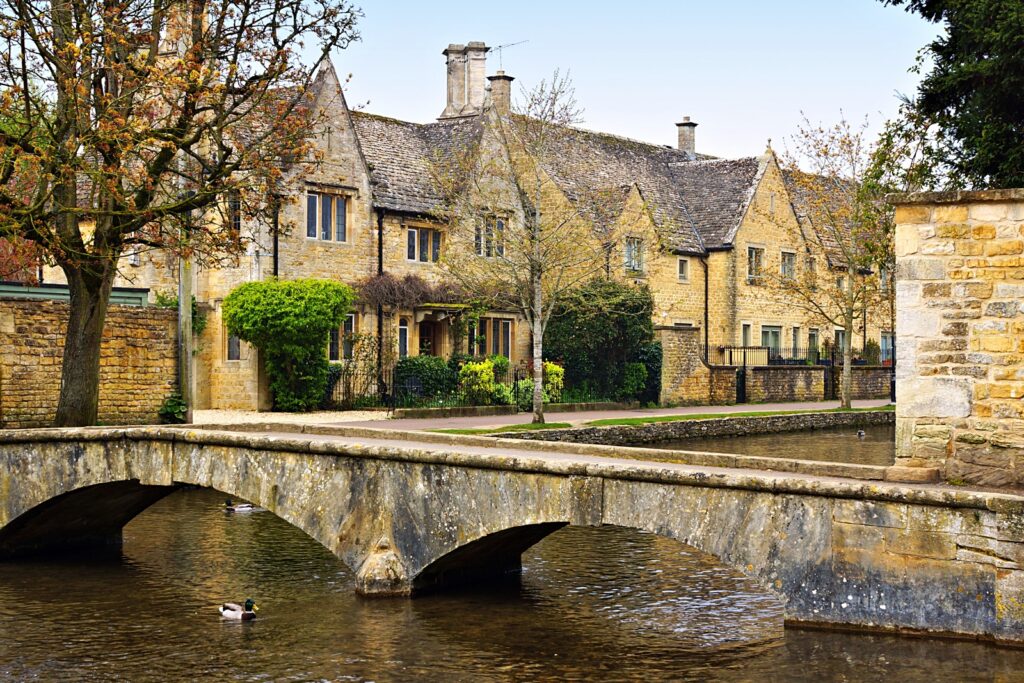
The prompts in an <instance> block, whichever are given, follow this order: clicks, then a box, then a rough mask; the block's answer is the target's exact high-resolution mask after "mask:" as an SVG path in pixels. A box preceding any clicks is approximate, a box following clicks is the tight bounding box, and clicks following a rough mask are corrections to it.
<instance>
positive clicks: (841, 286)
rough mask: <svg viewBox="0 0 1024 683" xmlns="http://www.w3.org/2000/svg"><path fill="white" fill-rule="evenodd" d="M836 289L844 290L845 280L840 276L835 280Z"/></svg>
mask: <svg viewBox="0 0 1024 683" xmlns="http://www.w3.org/2000/svg"><path fill="white" fill-rule="evenodd" d="M836 288H837V289H839V290H845V289H846V278H845V277H843V276H842V275H840V276H839V277H837V278H836Z"/></svg>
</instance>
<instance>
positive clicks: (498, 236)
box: [473, 216, 505, 258]
mask: <svg viewBox="0 0 1024 683" xmlns="http://www.w3.org/2000/svg"><path fill="white" fill-rule="evenodd" d="M473 246H474V248H475V250H476V255H477V256H483V257H484V258H495V257H502V256H504V255H505V219H504V218H499V217H497V216H492V217H490V218H488V219H486V220H485V221H484V223H483V224H482V225H481V224H480V223H477V225H476V234H475V235H474V237H473Z"/></svg>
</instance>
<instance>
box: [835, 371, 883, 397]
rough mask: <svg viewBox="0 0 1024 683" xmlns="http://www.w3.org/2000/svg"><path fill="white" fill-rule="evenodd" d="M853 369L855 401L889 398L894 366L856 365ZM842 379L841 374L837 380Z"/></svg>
mask: <svg viewBox="0 0 1024 683" xmlns="http://www.w3.org/2000/svg"><path fill="white" fill-rule="evenodd" d="M851 369H852V370H853V377H852V380H853V399H854V400H855V401H863V400H866V399H871V398H889V394H890V390H891V388H890V386H889V382H890V379H891V378H892V368H890V367H886V366H882V365H854V366H853V368H851ZM840 370H841V368H840ZM841 380H842V377H841V374H840V376H839V377H838V378H837V381H841Z"/></svg>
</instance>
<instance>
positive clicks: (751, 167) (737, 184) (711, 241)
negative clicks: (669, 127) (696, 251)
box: [672, 157, 764, 249]
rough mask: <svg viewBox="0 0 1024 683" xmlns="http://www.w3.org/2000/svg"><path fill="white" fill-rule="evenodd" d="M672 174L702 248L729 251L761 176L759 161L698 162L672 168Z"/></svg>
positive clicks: (726, 160)
mask: <svg viewBox="0 0 1024 683" xmlns="http://www.w3.org/2000/svg"><path fill="white" fill-rule="evenodd" d="M672 170H673V182H674V185H675V188H676V190H677V191H678V192H679V193H680V194H681V195H682V196H683V197H684V198H685V200H686V206H687V208H688V209H689V211H690V216H691V217H692V219H693V223H694V225H695V226H696V228H697V231H698V232H699V233H700V237H701V240H702V241H703V243H704V246H705V247H706V248H708V249H724V248H728V247H731V246H732V244H733V241H734V240H735V238H736V231H737V230H738V229H739V226H740V222H741V221H742V220H743V215H744V214H745V213H746V210H747V206H748V205H749V204H750V200H751V198H753V196H754V191H755V189H756V188H757V183H758V182H759V181H760V179H761V176H762V175H763V173H764V165H763V163H762V160H761V159H759V158H757V157H746V158H743V159H714V160H703V161H701V160H698V161H690V162H686V163H679V164H673V167H672Z"/></svg>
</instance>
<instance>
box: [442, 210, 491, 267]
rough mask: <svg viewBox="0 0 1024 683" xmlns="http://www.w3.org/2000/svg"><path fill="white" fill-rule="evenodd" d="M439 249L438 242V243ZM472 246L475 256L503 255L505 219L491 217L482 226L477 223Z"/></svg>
mask: <svg viewBox="0 0 1024 683" xmlns="http://www.w3.org/2000/svg"><path fill="white" fill-rule="evenodd" d="M438 246H439V247H440V242H439V243H438ZM474 246H475V247H476V254H477V256H483V257H485V258H494V257H495V256H499V257H500V256H504V255H505V219H504V218H497V217H491V218H488V219H486V220H485V221H484V223H483V225H481V224H479V223H477V226H476V235H475V236H474Z"/></svg>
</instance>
